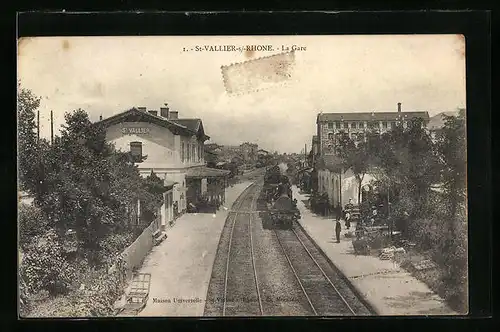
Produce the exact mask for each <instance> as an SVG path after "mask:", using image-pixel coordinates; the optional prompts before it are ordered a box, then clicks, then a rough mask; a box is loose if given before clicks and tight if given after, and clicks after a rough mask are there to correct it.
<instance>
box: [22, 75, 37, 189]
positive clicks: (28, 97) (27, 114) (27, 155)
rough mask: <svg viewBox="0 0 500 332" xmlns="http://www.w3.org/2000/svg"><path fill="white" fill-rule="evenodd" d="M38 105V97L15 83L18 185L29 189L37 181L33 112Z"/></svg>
mask: <svg viewBox="0 0 500 332" xmlns="http://www.w3.org/2000/svg"><path fill="white" fill-rule="evenodd" d="M39 106H40V98H39V97H37V96H35V95H34V94H33V93H32V92H31V91H30V90H27V89H24V88H22V87H21V84H20V83H19V82H18V85H17V121H18V140H17V144H18V167H19V185H20V186H21V188H22V189H23V190H29V188H32V187H34V186H35V185H36V182H37V181H38V178H39V174H38V168H37V165H38V155H39V152H38V144H37V143H38V142H37V133H36V127H37V124H36V122H35V112H36V111H37V110H38V107H39Z"/></svg>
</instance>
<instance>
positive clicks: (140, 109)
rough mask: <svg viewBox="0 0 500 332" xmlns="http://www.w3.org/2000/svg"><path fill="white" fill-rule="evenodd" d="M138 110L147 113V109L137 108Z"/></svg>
mask: <svg viewBox="0 0 500 332" xmlns="http://www.w3.org/2000/svg"><path fill="white" fill-rule="evenodd" d="M137 109H138V110H139V111H141V112H146V107H137Z"/></svg>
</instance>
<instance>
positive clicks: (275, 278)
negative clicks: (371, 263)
mask: <svg viewBox="0 0 500 332" xmlns="http://www.w3.org/2000/svg"><path fill="white" fill-rule="evenodd" d="M260 189H261V184H257V183H254V184H252V185H251V186H250V187H248V188H247V189H245V191H243V193H242V194H241V195H240V197H238V199H237V200H236V201H235V203H234V204H233V206H232V207H231V210H230V212H229V214H228V217H227V220H226V223H225V225H224V229H223V231H222V233H221V238H220V241H219V246H218V248H217V254H216V257H215V261H214V265H213V270H212V275H211V279H210V284H209V288H208V292H207V298H206V303H205V310H204V316H261V315H262V316H277V315H278V316H286V315H296V316H301V315H308V316H311V315H316V316H353V315H371V314H372V313H371V312H370V311H369V309H368V308H367V307H366V306H365V305H364V304H363V302H362V301H361V300H360V299H359V298H358V297H357V296H356V295H355V294H354V292H353V291H352V290H351V288H350V286H349V284H348V282H347V281H345V280H344V279H343V278H342V276H341V275H340V274H338V273H337V270H336V269H335V267H334V266H333V265H332V264H331V262H330V261H329V260H328V258H326V257H325V256H324V254H323V253H322V252H320V250H319V249H317V247H316V245H315V244H314V242H312V240H311V239H310V238H309V237H308V236H307V235H306V234H305V233H304V231H303V230H302V229H301V228H300V227H297V225H296V224H294V228H293V229H292V230H277V229H275V230H273V231H267V230H264V229H263V228H262V225H261V224H260V221H259V220H258V219H257V216H259V215H261V214H262V213H266V212H265V211H257V210H262V206H261V208H260V209H257V198H258V197H259V195H258V192H259V191H260ZM261 205H262V203H261ZM261 217H262V216H261Z"/></svg>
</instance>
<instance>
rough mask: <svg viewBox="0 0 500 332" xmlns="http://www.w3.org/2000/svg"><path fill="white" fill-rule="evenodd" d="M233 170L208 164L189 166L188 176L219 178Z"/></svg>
mask: <svg viewBox="0 0 500 332" xmlns="http://www.w3.org/2000/svg"><path fill="white" fill-rule="evenodd" d="M229 173H231V171H227V170H223V169H217V168H210V167H206V166H201V167H191V168H188V170H187V173H186V177H187V178H191V179H204V178H217V177H224V176H228V175H229Z"/></svg>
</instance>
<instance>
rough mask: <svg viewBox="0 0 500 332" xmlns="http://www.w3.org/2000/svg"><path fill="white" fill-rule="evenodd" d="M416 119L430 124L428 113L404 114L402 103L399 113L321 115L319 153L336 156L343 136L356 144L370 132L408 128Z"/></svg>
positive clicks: (318, 119)
mask: <svg viewBox="0 0 500 332" xmlns="http://www.w3.org/2000/svg"><path fill="white" fill-rule="evenodd" d="M414 118H421V119H423V120H424V124H426V123H428V122H429V114H428V113H427V112H425V111H420V112H403V111H402V110H401V103H398V110H397V112H366V113H320V114H318V116H317V120H316V126H317V136H318V141H319V153H320V154H321V155H325V154H334V153H335V142H336V141H337V140H338V139H339V137H340V136H341V135H348V136H349V138H351V139H352V140H353V141H355V142H356V141H362V140H365V139H366V135H367V132H368V131H372V132H375V133H380V134H382V133H384V132H386V131H389V130H391V129H392V128H395V127H396V126H398V125H401V126H403V127H406V126H407V124H408V122H409V121H410V120H412V119H414Z"/></svg>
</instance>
